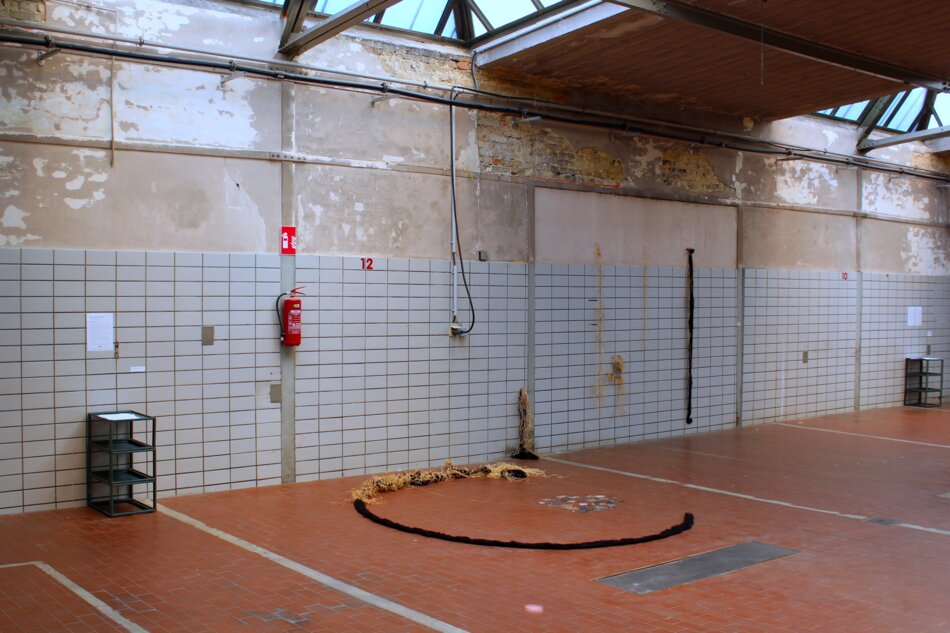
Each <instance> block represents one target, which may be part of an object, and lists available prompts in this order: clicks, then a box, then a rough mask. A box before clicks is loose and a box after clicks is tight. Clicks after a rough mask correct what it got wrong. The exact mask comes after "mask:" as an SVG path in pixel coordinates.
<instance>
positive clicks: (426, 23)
mask: <svg viewBox="0 0 950 633" xmlns="http://www.w3.org/2000/svg"><path fill="white" fill-rule="evenodd" d="M261 1H262V2H267V3H270V4H274V5H277V6H281V5H283V4H284V0H261ZM579 1H580V0H401V2H397V3H396V4H394V5H392V6H390V7H388V8H387V9H385V10H383V11H380V13H382V16H380V15H379V13H377V14H375V15H372V16H370V17H368V18H367V19H366V20H364V23H366V24H370V23H374V22H376V20H377V19H378V20H379V22H378V24H380V25H382V26H388V27H392V28H397V29H403V30H407V31H414V32H417V33H424V34H427V35H436V36H440V37H445V38H449V39H456V40H458V39H464V40H466V42H467V43H468V41H469V40H471V39H472V38H477V37H480V36H484V35H486V34H487V35H492V34H494V33H495V32H497V31H501V30H504V29H505V27H507V26H509V25H511V24H513V23H515V22H517V21H519V20H521V19H523V18H526V17H530V16H533V15H536V14H539V13H542V12H547V11H549V10H550V9H551V7H556V8H554V9H553V11H557V10H558V9H559V8H563V7H567V6H571V4H572V3H574V2H579ZM356 2H357V0H316V1H315V3H314V5H313V11H314V12H315V13H321V14H325V15H335V14H338V13H340V12H342V11H345V10H346V9H348V8H350V7H351V6H353V5H354V4H355V3H356ZM446 6H449V7H451V10H450V11H449V17H448V20H447V21H446V24H445V26H444V27H443V28H442V31H441V32H436V29H438V26H439V20H441V19H442V16H443V15H444V14H445V11H446ZM458 11H465V12H466V13H467V16H468V18H469V19H468V20H466V23H467V24H470V25H471V31H470V32H463V33H459V27H458V23H457V17H458V16H457V15H456V13H457V12H458ZM479 16H481V17H479ZM482 18H484V20H483V19H482Z"/></svg>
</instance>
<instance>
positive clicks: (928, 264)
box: [861, 220, 950, 276]
mask: <svg viewBox="0 0 950 633" xmlns="http://www.w3.org/2000/svg"><path fill="white" fill-rule="evenodd" d="M862 225H863V226H862V233H861V242H862V248H863V249H864V251H865V252H867V253H871V255H870V256H868V257H865V258H864V262H863V264H864V265H863V268H864V270H866V271H869V272H878V273H884V272H897V273H903V274H908V275H940V276H948V275H950V231H947V230H945V229H944V230H941V229H939V228H933V227H926V226H913V225H908V224H898V223H896V222H876V221H873V220H865V221H863V222H862Z"/></svg>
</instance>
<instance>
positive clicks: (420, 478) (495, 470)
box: [351, 460, 693, 550]
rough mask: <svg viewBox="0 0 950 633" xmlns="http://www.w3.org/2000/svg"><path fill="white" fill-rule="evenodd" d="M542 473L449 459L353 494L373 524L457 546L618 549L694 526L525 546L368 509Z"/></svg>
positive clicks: (378, 480)
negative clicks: (435, 487)
mask: <svg viewBox="0 0 950 633" xmlns="http://www.w3.org/2000/svg"><path fill="white" fill-rule="evenodd" d="M546 476H547V475H546V474H545V473H544V471H542V470H538V469H537V468H522V467H521V466H516V465H514V464H508V463H506V462H499V463H496V464H488V465H485V466H477V467H474V468H465V467H457V466H454V465H453V464H452V462H451V461H449V460H446V462H445V466H444V467H443V468H442V470H435V471H430V470H415V471H411V472H403V473H393V474H386V475H377V476H376V477H373V478H371V479H368V480H367V481H366V482H364V483H363V485H362V486H360V487H359V488H357V489H356V490H354V491H352V493H351V495H352V498H353V507H354V508H355V509H356V511H357V512H358V513H359V514H360V515H361V516H363V517H364V518H367V519H369V520H370V521H372V522H373V523H376V524H378V525H382V526H384V527H388V528H392V529H394V530H398V531H400V532H406V533H407V534H416V535H418V536H425V537H427V538H434V539H439V540H442V541H451V542H453V543H465V544H468V545H483V546H488V547H511V548H516V549H554V550H572V549H596V548H600V547H618V546H622V545H638V544H640V543H649V542H651V541H659V540H660V539H665V538H669V537H671V536H676V535H677V534H682V533H683V532H685V531H686V530H689V529H690V528H692V527H693V515H692V514H690V513H689V512H687V513H686V514H684V515H683V521H682V522H681V523H678V524H676V525H673V526H670V527H668V528H666V529H665V530H662V531H660V532H657V533H656V534H648V535H647V536H635V537H630V538H620V539H605V540H598V541H585V542H582V543H548V542H543V543H525V542H522V541H501V540H496V539H485V538H474V537H471V536H458V535H454V534H445V533H443V532H436V531H435V530H427V529H425V528H417V527H411V526H408V525H404V524H402V523H397V522H395V521H393V520H391V519H386V518H384V517H381V516H378V515H377V514H375V513H374V512H373V511H372V510H370V509H369V507H368V506H367V502H368V503H373V501H374V500H375V499H376V497H378V496H379V495H380V494H382V493H385V492H392V491H394V490H401V489H403V488H408V487H410V486H427V485H429V484H433V483H437V482H440V481H449V480H451V479H472V478H490V479H509V480H510V479H527V478H528V477H546Z"/></svg>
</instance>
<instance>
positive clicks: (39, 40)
mask: <svg viewBox="0 0 950 633" xmlns="http://www.w3.org/2000/svg"><path fill="white" fill-rule="evenodd" d="M0 43H5V44H17V45H20V46H33V47H37V48H41V49H46V50H52V49H59V50H61V51H72V52H76V53H86V54H90V55H96V56H101V57H108V58H120V59H130V60H136V61H147V62H154V63H158V64H173V65H178V66H183V67H186V68H197V69H201V70H215V71H222V72H229V73H235V72H242V73H246V74H247V75H250V76H255V77H262V78H266V79H275V80H280V81H293V82H297V83H301V84H312V85H319V86H325V87H330V88H340V89H345V90H346V89H348V90H361V91H367V92H374V93H381V94H393V95H398V96H400V97H404V98H407V99H413V100H416V101H424V102H427V103H433V104H437V105H443V106H447V107H449V106H453V105H454V106H457V107H461V108H466V109H468V110H475V111H480V112H491V113H495V114H507V115H511V116H518V117H522V118H526V117H537V118H538V119H540V120H545V121H551V122H555V123H566V124H569V125H579V126H584V127H592V128H598V129H603V130H613V131H618V132H625V133H628V134H634V135H642V136H652V137H656V138H663V139H668V140H674V141H680V142H685V143H693V144H696V145H705V146H709V147H717V148H720V149H730V150H734V151H737V152H748V153H752V154H761V155H767V156H776V157H781V158H786V159H794V158H797V159H802V160H810V161H815V162H820V163H827V164H833V165H845V166H849V167H858V168H861V169H867V170H870V171H876V172H881V173H888V174H897V175H902V176H910V177H914V178H920V179H923V180H929V181H933V182H939V183H945V184H947V183H950V175H944V174H940V173H938V172H929V171H926V170H921V169H917V168H913V167H900V166H895V165H891V164H882V163H881V162H880V161H873V160H868V159H862V158H852V157H847V156H840V155H834V154H829V153H827V152H824V151H822V150H810V149H791V148H777V147H776V146H775V143H774V142H772V141H767V140H762V141H754V140H752V139H749V140H748V141H746V142H745V143H742V144H740V143H735V142H730V141H725V140H720V139H716V138H711V137H709V136H705V135H700V136H693V135H690V134H685V133H683V134H680V133H675V132H670V131H664V130H660V129H655V128H649V127H645V126H640V125H637V126H632V125H630V123H629V122H627V121H618V120H611V119H607V118H603V119H591V118H581V117H576V116H569V115H565V114H559V113H557V112H550V111H542V110H538V109H532V108H527V107H513V106H505V105H494V104H489V103H480V102H476V101H458V100H455V99H452V98H449V97H440V96H437V95H432V94H426V93H421V92H414V91H412V90H406V89H403V88H396V87H394V86H392V85H390V84H389V83H387V82H381V83H378V84H374V83H367V82H363V81H351V80H345V79H334V78H329V77H314V76H311V75H305V74H302V73H293V72H286V71H284V70H277V69H274V68H258V67H256V66H251V65H247V64H238V63H236V62H235V61H234V60H229V61H227V62H225V61H216V60H211V59H192V58H187V57H179V56H175V55H166V54H159V53H146V52H141V51H131V50H126V49H122V48H108V47H103V46H93V45H90V44H78V43H75V42H69V41H65V40H54V39H53V38H51V37H49V36H46V37H30V36H23V35H14V34H8V33H0ZM275 63H278V64H279V63H280V62H279V61H275Z"/></svg>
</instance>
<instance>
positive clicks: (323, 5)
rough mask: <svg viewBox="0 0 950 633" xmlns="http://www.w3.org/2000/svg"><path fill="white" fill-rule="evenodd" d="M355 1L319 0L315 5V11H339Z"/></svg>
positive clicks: (331, 12)
mask: <svg viewBox="0 0 950 633" xmlns="http://www.w3.org/2000/svg"><path fill="white" fill-rule="evenodd" d="M353 4H355V3H354V0H317V4H316V5H315V6H314V7H313V10H314V11H317V12H319V13H329V14H331V15H332V14H334V13H339V12H340V11H342V10H343V9H348V8H349V7H351V6H352V5H353Z"/></svg>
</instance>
